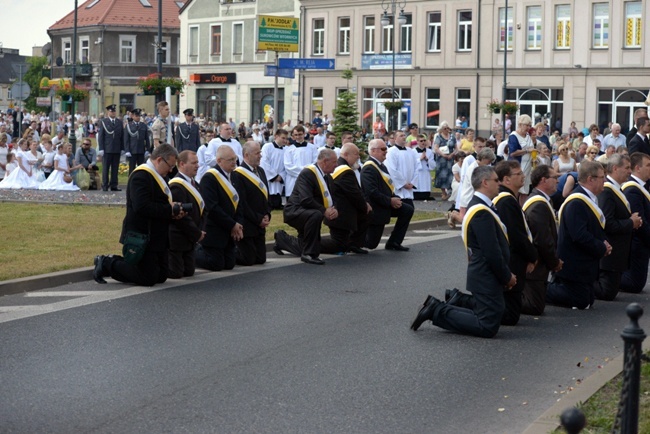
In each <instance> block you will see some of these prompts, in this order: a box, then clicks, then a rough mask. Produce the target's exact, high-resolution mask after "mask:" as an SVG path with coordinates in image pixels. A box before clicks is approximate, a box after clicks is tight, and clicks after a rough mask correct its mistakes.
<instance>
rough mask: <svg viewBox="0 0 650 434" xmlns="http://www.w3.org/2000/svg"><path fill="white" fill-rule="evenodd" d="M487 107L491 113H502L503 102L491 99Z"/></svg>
mask: <svg viewBox="0 0 650 434" xmlns="http://www.w3.org/2000/svg"><path fill="white" fill-rule="evenodd" d="M487 109H488V111H489V112H490V113H493V114H499V113H501V103H500V102H499V100H498V99H493V100H490V101H489V102H488V103H487Z"/></svg>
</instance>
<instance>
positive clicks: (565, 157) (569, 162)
mask: <svg viewBox="0 0 650 434" xmlns="http://www.w3.org/2000/svg"><path fill="white" fill-rule="evenodd" d="M557 152H558V157H557V159H556V160H555V161H553V169H555V171H556V172H557V173H558V174H559V175H563V174H565V173H568V172H575V171H576V170H578V168H577V166H576V160H574V159H573V158H571V156H570V155H569V147H568V146H567V145H566V144H562V145H560V146H559V147H558V148H557Z"/></svg>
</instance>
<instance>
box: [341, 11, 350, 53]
mask: <svg viewBox="0 0 650 434" xmlns="http://www.w3.org/2000/svg"><path fill="white" fill-rule="evenodd" d="M339 54H350V17H341V18H339Z"/></svg>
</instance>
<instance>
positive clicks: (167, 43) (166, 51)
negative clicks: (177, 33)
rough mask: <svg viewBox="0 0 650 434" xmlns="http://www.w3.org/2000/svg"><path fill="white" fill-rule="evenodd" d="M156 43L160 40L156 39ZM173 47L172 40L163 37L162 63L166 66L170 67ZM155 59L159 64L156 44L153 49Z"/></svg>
mask: <svg viewBox="0 0 650 434" xmlns="http://www.w3.org/2000/svg"><path fill="white" fill-rule="evenodd" d="M156 42H158V38H157V37H156ZM171 45H172V39H171V38H169V37H163V38H162V44H160V48H161V50H162V63H163V64H164V65H168V64H170V63H171V59H170V55H171ZM153 57H154V59H156V62H158V47H157V46H156V44H154V47H153Z"/></svg>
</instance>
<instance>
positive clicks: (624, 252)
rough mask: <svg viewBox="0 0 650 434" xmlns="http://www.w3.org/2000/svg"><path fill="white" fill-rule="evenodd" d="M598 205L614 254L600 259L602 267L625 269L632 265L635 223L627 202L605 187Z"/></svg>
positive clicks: (599, 196) (615, 269)
mask: <svg viewBox="0 0 650 434" xmlns="http://www.w3.org/2000/svg"><path fill="white" fill-rule="evenodd" d="M598 206H599V207H600V209H602V210H603V214H605V218H606V219H607V221H606V222H605V234H606V236H607V241H609V243H610V244H611V245H612V254H611V255H609V256H605V257H604V258H602V259H601V260H600V268H602V269H603V270H609V271H625V270H627V269H628V268H629V267H630V245H631V243H632V232H633V230H634V225H633V223H632V220H630V215H631V214H630V212H629V211H628V210H627V207H626V206H625V204H624V203H623V202H622V201H621V199H619V197H618V196H617V195H616V193H614V192H613V191H612V190H611V189H609V188H605V189H604V190H603V192H602V193H600V194H599V195H598Z"/></svg>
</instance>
